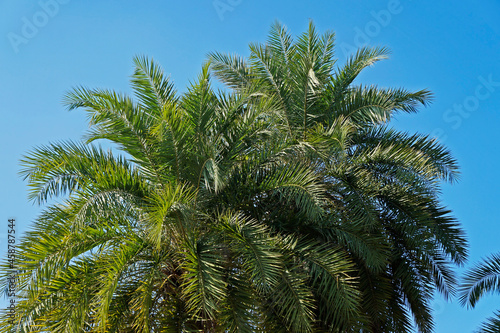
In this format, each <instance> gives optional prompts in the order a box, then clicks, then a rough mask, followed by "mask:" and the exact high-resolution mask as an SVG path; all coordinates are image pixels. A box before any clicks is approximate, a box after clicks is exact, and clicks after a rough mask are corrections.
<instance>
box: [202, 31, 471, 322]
mask: <svg viewBox="0 0 500 333" xmlns="http://www.w3.org/2000/svg"><path fill="white" fill-rule="evenodd" d="M387 53H388V51H387V50H386V49H385V48H368V47H365V48H361V49H359V50H358V51H357V53H356V54H354V55H353V56H352V57H351V58H349V59H348V61H347V64H345V65H344V66H340V67H336V66H335V64H336V59H335V58H334V34H333V33H331V32H327V33H325V34H323V35H319V34H318V33H317V32H316V29H315V27H314V25H313V24H312V23H310V25H309V28H308V30H307V31H306V32H304V33H303V34H302V35H300V36H299V38H298V39H297V40H294V39H293V37H292V36H291V35H290V33H289V32H288V31H287V29H286V28H285V27H284V26H283V25H281V24H279V23H276V24H275V25H273V27H272V28H271V31H270V34H269V38H268V40H267V43H265V44H250V56H249V57H248V58H242V57H240V56H238V55H229V54H224V53H220V52H215V53H212V54H211V55H210V61H211V64H212V69H213V71H214V73H215V75H216V76H217V77H218V78H219V79H220V80H221V81H222V82H223V83H225V84H226V85H227V86H228V87H229V88H231V89H232V90H233V91H236V92H237V93H241V94H244V93H250V94H254V95H262V96H267V97H268V98H271V99H273V100H274V101H275V104H276V106H277V119H276V121H275V126H276V127H277V128H278V130H279V132H280V135H281V137H282V140H283V141H286V142H287V143H288V145H289V148H288V150H287V156H288V158H290V159H289V160H288V161H291V160H294V159H296V158H297V157H299V158H300V159H301V160H303V161H307V163H308V164H309V165H311V166H312V167H313V168H314V169H315V172H316V174H317V175H318V176H319V177H320V178H321V180H322V185H323V186H324V192H323V194H324V197H325V199H323V200H324V201H323V202H324V204H325V205H326V207H325V208H324V210H323V211H322V212H321V214H320V216H317V217H313V218H312V219H305V218H304V217H303V216H302V215H301V214H298V211H297V210H296V209H294V207H289V206H287V207H284V208H285V210H280V209H279V207H277V205H276V204H274V202H270V203H269V206H266V207H265V208H264V213H263V212H257V213H256V214H255V215H254V216H256V218H260V216H261V215H265V216H272V219H271V218H269V220H270V222H269V224H270V225H271V226H272V227H273V229H274V230H279V231H280V232H285V233H287V234H296V233H297V232H299V233H301V234H302V235H304V237H313V238H316V239H320V240H321V242H322V243H324V244H337V245H340V246H342V248H343V249H344V250H345V251H347V252H348V253H349V254H350V256H351V258H352V259H353V260H354V262H355V263H356V269H357V273H356V277H357V278H358V281H359V288H360V292H361V308H360V309H361V315H360V317H359V321H358V324H359V326H360V327H361V329H362V330H363V332H365V331H366V332H408V331H411V326H412V321H411V317H413V318H414V319H415V322H416V324H417V326H418V327H419V329H420V330H421V331H422V332H430V331H431V330H432V327H433V322H432V315H431V309H430V301H431V299H432V295H433V293H434V291H435V290H436V289H437V290H438V291H440V292H441V293H443V294H444V295H445V297H448V296H450V295H453V294H454V286H455V284H456V281H455V277H454V274H453V271H452V270H451V267H450V265H449V264H450V263H455V264H461V263H463V262H464V260H465V256H466V241H465V238H464V235H463V232H462V231H461V229H460V227H459V225H458V223H457V221H456V220H455V219H454V218H453V217H452V216H451V215H450V211H448V210H447V209H446V208H444V207H443V206H442V205H441V204H440V203H439V198H438V193H439V182H440V181H450V182H452V181H454V179H455V178H456V176H457V165H456V162H455V160H454V159H453V158H452V157H451V155H450V153H449V152H448V151H447V150H446V149H445V148H444V147H443V146H441V145H440V144H438V143H437V142H436V141H435V140H433V139H432V138H430V137H428V136H425V135H418V134H415V135H410V134H407V133H401V132H398V131H396V130H394V129H390V128H389V127H388V126H387V123H388V122H389V121H390V119H391V118H392V117H393V115H395V114H397V113H398V112H407V113H411V112H416V111H417V107H418V105H426V104H427V102H428V100H429V98H430V97H431V94H430V92H429V91H427V90H420V91H416V92H409V91H407V90H405V89H387V88H380V87H377V86H363V85H355V84H354V81H355V80H356V78H357V76H358V75H359V73H360V72H361V71H362V70H363V69H364V68H366V67H368V66H371V65H373V64H374V63H376V62H377V61H380V60H382V59H384V58H386V57H387ZM266 214H267V215H266ZM330 304H331V303H329V301H328V300H325V302H323V300H320V302H319V305H318V307H317V309H316V311H317V315H318V318H320V322H321V323H320V326H321V327H322V328H323V329H329V327H328V323H329V322H330V321H331V320H330V319H331V318H330V317H329V315H328V314H326V313H327V311H326V310H325V309H327V308H328V307H329V306H330ZM352 331H359V327H356V328H353V329H352Z"/></svg>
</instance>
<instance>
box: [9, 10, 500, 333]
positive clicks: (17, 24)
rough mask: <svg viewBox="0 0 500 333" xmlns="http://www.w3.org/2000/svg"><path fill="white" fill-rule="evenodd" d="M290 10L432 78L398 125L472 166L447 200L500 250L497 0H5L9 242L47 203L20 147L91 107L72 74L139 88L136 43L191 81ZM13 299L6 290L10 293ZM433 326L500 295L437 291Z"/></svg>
mask: <svg viewBox="0 0 500 333" xmlns="http://www.w3.org/2000/svg"><path fill="white" fill-rule="evenodd" d="M276 19H277V20H280V21H281V22H283V23H284V24H286V25H287V26H288V28H289V29H290V30H291V31H292V32H293V33H294V34H298V33H301V32H302V31H304V30H305V29H306V27H307V24H308V21H309V19H312V20H314V22H315V23H316V25H317V27H318V29H319V30H320V31H325V30H327V29H329V30H333V31H335V32H336V34H337V45H338V48H337V54H338V57H339V59H340V61H343V60H344V59H345V57H346V54H347V53H348V52H351V51H352V50H353V49H354V48H355V47H358V46H362V45H364V44H369V45H374V46H375V45H384V46H388V47H389V48H390V49H391V50H392V56H391V58H390V59H389V60H386V61H384V62H382V63H379V64H377V65H376V66H375V67H373V68H370V69H368V70H367V71H366V72H365V73H364V74H363V76H362V77H361V80H360V82H363V83H367V84H378V85H380V86H403V87H406V88H409V89H422V88H429V89H431V90H432V91H433V92H434V93H435V100H434V102H433V104H432V105H431V106H430V107H428V108H426V109H422V110H421V112H420V113H418V114H413V115H409V116H404V117H399V118H398V119H397V120H396V121H394V123H393V125H394V126H395V127H397V128H400V129H404V130H407V131H410V132H422V133H433V134H434V135H436V136H437V137H439V138H440V139H441V140H442V141H443V142H444V143H445V144H446V145H448V147H449V148H450V149H451V150H452V152H453V154H454V156H455V157H456V158H457V159H458V161H459V163H460V165H461V170H462V176H461V180H460V182H459V183H458V184H455V185H453V186H445V187H444V189H443V201H444V203H445V204H446V205H447V206H448V207H449V208H451V209H452V210H453V211H454V213H455V216H457V217H458V218H459V220H460V221H461V223H462V225H463V227H464V228H465V230H466V231H467V234H468V238H469V240H470V246H471V247H470V254H471V255H470V261H469V264H468V265H467V266H470V265H471V264H472V263H474V262H476V261H477V260H479V259H480V258H481V257H484V256H486V255H488V254H490V253H493V252H500V242H499V241H498V239H499V234H500V221H499V218H498V216H499V215H500V214H499V213H500V204H499V203H498V199H500V180H499V177H498V176H497V173H498V171H497V168H498V162H499V161H500V158H499V153H500V149H499V146H498V141H497V140H498V138H497V133H498V128H499V125H500V57H499V55H500V2H499V1H495V0H483V1H480V2H478V1H453V2H451V1H428V0H425V1H410V0H380V1H379V0H375V1H346V0H339V1H321V2H320V1H318V2H309V1H295V0H288V1H261V0H253V1H250V0H217V1H213V0H201V1H200V0H197V1H165V0H163V1H160V0H158V1H152V0H148V1H128V0H120V1H111V0H110V1H76V0H41V1H40V2H38V1H27V0H15V1H14V0H4V1H1V2H0V112H1V118H0V119H1V122H2V126H1V128H0V137H1V142H2V146H1V147H2V148H1V149H2V150H1V154H0V159H1V163H0V168H1V172H0V177H1V180H0V184H1V186H0V218H1V219H0V222H1V223H2V224H3V225H4V226H2V227H0V253H5V250H6V248H7V245H6V236H5V231H6V230H7V227H6V224H7V219H8V218H11V217H14V218H16V220H17V224H18V226H17V229H18V232H22V231H23V230H25V229H26V228H27V227H28V226H29V224H30V221H32V220H33V219H34V217H35V216H36V215H37V213H38V212H39V211H40V208H39V207H36V206H34V205H32V204H31V203H29V202H28V201H27V198H26V194H27V188H26V183H24V182H23V181H22V180H21V179H20V178H19V177H18V176H17V172H18V170H19V164H18V160H19V158H20V157H21V155H22V154H24V153H26V152H27V151H28V150H30V149H31V148H32V147H34V146H37V145H41V144H47V143H49V142H54V141H58V140H66V139H79V138H80V137H81V135H82V134H83V133H84V131H85V130H86V128H87V125H86V121H85V117H84V115H83V113H82V112H78V111H75V112H68V111H66V110H65V109H64V108H63V106H62V104H61V99H62V97H63V94H64V93H65V92H66V91H68V90H69V89H70V88H71V87H74V86H76V85H85V86H89V87H103V88H112V89H117V90H121V91H125V92H127V91H129V88H128V77H129V75H130V74H131V73H132V57H133V56H134V55H137V54H144V55H148V56H152V57H154V58H155V59H156V60H157V61H159V62H160V63H161V64H162V66H163V67H164V69H165V71H166V72H167V73H170V74H171V77H172V78H173V80H174V81H175V82H176V84H177V87H178V89H179V90H181V91H182V90H184V89H185V86H186V84H187V83H188V82H189V80H191V79H194V78H195V76H196V75H197V73H198V71H199V70H200V66H201V64H202V62H203V60H204V59H205V57H206V54H207V53H208V52H210V51H214V50H218V51H228V52H236V53H239V54H242V55H247V54H248V51H247V44H248V43H249V42H255V41H262V42H263V41H264V40H265V38H266V34H267V32H268V30H269V27H270V25H271V24H272V23H273V21H274V20H276ZM1 302H2V301H0V304H1ZM434 307H435V318H436V323H437V327H436V332H440V333H441V332H443V333H445V332H472V331H473V329H474V328H476V327H477V326H478V324H479V323H480V321H481V320H482V319H484V318H485V317H487V316H489V315H490V314H491V313H492V312H493V310H494V309H496V308H500V296H490V297H487V298H485V299H484V300H482V301H481V302H479V304H478V306H477V308H476V309H475V310H472V311H471V310H466V309H463V308H461V307H460V306H459V305H458V304H457V302H456V300H455V301H453V302H452V303H446V302H445V301H444V300H442V299H441V298H438V299H436V301H435V302H434Z"/></svg>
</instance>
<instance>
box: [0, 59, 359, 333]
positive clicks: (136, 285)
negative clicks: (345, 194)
mask: <svg viewBox="0 0 500 333" xmlns="http://www.w3.org/2000/svg"><path fill="white" fill-rule="evenodd" d="M134 62H135V66H136V70H135V73H134V75H133V77H132V86H133V88H134V91H135V94H136V99H137V101H134V100H132V99H131V98H130V97H128V96H125V95H120V94H118V93H116V92H113V91H108V90H98V89H94V90H91V89H86V88H77V89H75V90H74V91H73V92H71V93H69V94H68V95H67V96H66V102H67V105H68V106H69V108H70V109H76V108H84V109H85V110H86V111H87V112H88V113H89V119H90V123H91V125H92V128H91V130H90V132H89V133H88V135H87V141H86V142H85V143H75V142H63V143H58V144H51V145H49V146H43V147H39V148H37V149H35V150H34V151H33V152H31V153H30V154H29V155H27V156H26V157H25V158H24V159H23V160H22V165H23V170H22V171H21V174H22V175H23V176H24V177H25V178H26V179H28V181H29V186H30V198H31V199H32V200H34V201H36V202H38V203H40V204H46V203H48V201H49V200H50V199H51V198H56V197H63V198H64V200H63V201H61V202H58V203H55V204H51V205H49V206H48V207H47V208H46V209H45V211H44V212H43V213H42V214H41V215H40V217H39V218H38V219H37V220H36V222H35V224H34V226H33V230H32V231H30V232H28V234H27V235H26V236H25V237H24V239H23V240H22V241H21V244H20V246H19V249H18V261H17V269H18V277H19V296H20V301H19V303H18V306H17V308H16V316H17V317H16V324H15V325H4V326H3V328H2V330H1V331H2V332H14V331H15V332H46V331H50V332H81V331H89V332H108V331H109V332H132V331H133V332H160V331H162V332H163V331H168V332H185V331H186V332H198V331H204V332H215V331H231V332H232V331H242V332H255V331H260V330H264V331H276V332H278V331H280V330H286V331H294V332H308V331H312V329H313V326H314V311H313V309H314V306H315V305H314V294H313V292H318V291H320V292H322V294H323V297H327V298H330V299H331V300H332V301H338V303H336V305H335V310H336V311H337V312H335V315H336V316H341V317H339V318H337V321H338V322H339V323H341V324H344V325H347V323H348V322H352V321H354V314H355V311H356V307H357V304H358V301H359V297H358V293H357V289H356V285H355V281H354V278H353V277H352V276H353V275H354V269H353V268H354V266H353V264H352V263H351V262H350V261H349V260H348V255H347V253H346V252H345V251H342V250H341V249H339V248H338V247H331V246H329V247H327V246H321V245H319V244H318V241H316V240H314V239H306V238H302V237H300V235H295V236H294V235H284V234H277V233H275V232H273V231H272V230H271V228H270V227H269V226H268V225H267V223H266V222H267V221H266V220H257V219H255V218H253V217H252V216H251V215H249V214H247V211H248V209H252V206H254V204H253V202H257V200H258V199H259V198H264V197H273V198H275V200H277V198H280V201H281V202H283V203H289V202H294V203H295V206H296V207H297V208H298V209H300V210H303V211H305V212H308V211H315V210H320V209H321V207H319V203H320V202H321V193H320V192H321V191H320V190H321V183H320V181H319V179H318V178H317V177H316V176H315V175H314V173H313V172H312V170H311V169H310V167H309V166H308V165H307V164H305V163H303V162H302V161H300V160H298V161H295V162H294V163H293V165H278V164H276V163H274V164H273V162H272V161H271V160H272V157H271V156H270V155H269V154H277V152H278V151H280V149H282V148H283V147H284V146H283V144H284V143H282V142H279V141H278V142H276V143H269V142H268V139H267V138H269V137H271V136H273V135H274V136H275V134H273V128H272V126H271V124H270V123H269V121H268V119H269V118H270V117H272V115H271V110H272V109H271V107H272V104H269V103H268V102H266V100H265V99H260V101H258V102H257V101H252V99H254V98H255V97H253V96H249V95H244V94H226V93H221V94H220V95H215V94H214V93H213V91H212V89H211V87H210V75H209V72H208V65H206V66H204V67H203V70H202V73H201V74H200V77H199V79H198V81H196V82H195V83H193V84H192V85H191V87H190V88H189V90H188V92H187V93H186V94H184V95H183V96H180V97H179V96H177V94H176V93H175V91H174V88H173V86H172V85H171V84H170V82H168V80H167V79H166V78H165V77H164V75H163V73H162V71H161V69H160V68H159V67H158V66H157V65H156V64H154V63H153V62H150V61H148V60H147V59H145V58H136V59H135V60H134ZM266 103H267V104H266ZM99 139H106V140H109V141H111V142H113V143H114V144H116V145H117V147H118V149H119V151H121V153H118V154H117V152H116V151H107V152H106V151H104V150H103V149H102V148H100V147H99V146H98V145H95V143H93V142H95V141H96V140H99ZM265 147H269V148H270V149H269V150H267V149H263V148H265ZM271 152H273V153H271ZM234 184H236V186H237V188H236V189H235V188H234V186H233V185H234ZM234 196H237V197H239V198H246V202H243V201H240V202H238V203H237V204H232V201H231V200H232V199H231V198H232V197H234ZM316 206H318V207H316ZM4 267H5V266H4ZM3 285H4V286H5V285H6V275H4V276H3ZM3 319H4V321H3V322H4V323H7V320H5V319H6V317H5V316H4V317H3Z"/></svg>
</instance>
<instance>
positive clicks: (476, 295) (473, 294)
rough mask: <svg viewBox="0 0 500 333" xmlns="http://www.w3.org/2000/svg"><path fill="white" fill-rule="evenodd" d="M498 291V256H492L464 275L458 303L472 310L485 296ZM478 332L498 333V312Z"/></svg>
mask: <svg viewBox="0 0 500 333" xmlns="http://www.w3.org/2000/svg"><path fill="white" fill-rule="evenodd" d="M498 291H500V255H499V254H494V255H491V256H490V257H489V258H486V259H484V260H482V261H481V262H480V263H479V264H477V265H476V266H475V267H473V268H471V269H469V270H468V271H467V272H466V273H465V277H464V280H463V282H462V284H461V286H460V303H462V305H464V306H465V305H467V306H468V307H470V308H474V307H475V306H476V304H477V302H478V301H479V300H480V299H481V298H482V297H483V296H484V295H485V294H487V293H492V292H498ZM478 332H480V333H497V332H500V311H497V312H495V313H494V315H493V316H492V317H490V318H488V319H487V320H486V321H485V322H484V323H483V324H482V326H481V328H480V329H479V331H478Z"/></svg>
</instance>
